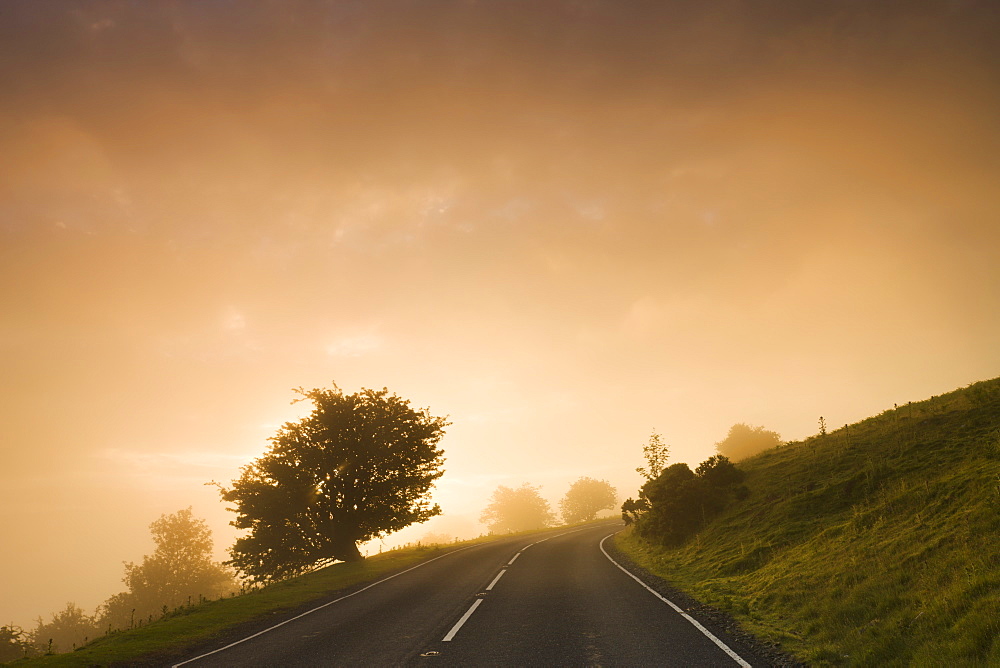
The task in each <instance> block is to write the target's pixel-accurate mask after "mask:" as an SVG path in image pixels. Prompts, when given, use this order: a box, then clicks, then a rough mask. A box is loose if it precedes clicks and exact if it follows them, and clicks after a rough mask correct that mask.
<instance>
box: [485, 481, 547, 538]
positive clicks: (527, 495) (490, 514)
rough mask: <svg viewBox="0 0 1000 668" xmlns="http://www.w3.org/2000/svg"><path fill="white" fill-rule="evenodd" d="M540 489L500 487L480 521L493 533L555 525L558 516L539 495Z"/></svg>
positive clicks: (526, 486)
mask: <svg viewBox="0 0 1000 668" xmlns="http://www.w3.org/2000/svg"><path fill="white" fill-rule="evenodd" d="M539 489H541V488H540V487H535V486H533V485H529V484H528V483H524V484H523V485H521V486H520V487H518V488H517V489H511V488H510V487H505V486H503V485H500V486H499V487H497V488H496V490H494V492H493V496H491V497H490V503H489V505H488V506H486V508H484V509H483V512H482V515H480V518H479V521H480V522H482V523H483V524H485V525H486V526H488V527H489V528H490V531H492V532H493V533H504V532H508V531H527V530H529V529H541V528H543V527H547V526H550V525H552V524H553V523H554V521H555V516H554V515H553V514H552V510H551V509H550V508H549V502H548V501H546V500H545V499H543V498H542V496H541V494H539V493H538V490H539Z"/></svg>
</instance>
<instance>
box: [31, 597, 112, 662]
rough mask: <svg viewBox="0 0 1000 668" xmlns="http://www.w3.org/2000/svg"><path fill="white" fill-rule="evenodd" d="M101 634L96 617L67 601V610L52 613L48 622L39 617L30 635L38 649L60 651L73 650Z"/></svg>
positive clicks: (32, 642)
mask: <svg viewBox="0 0 1000 668" xmlns="http://www.w3.org/2000/svg"><path fill="white" fill-rule="evenodd" d="M100 634H101V632H100V628H99V627H98V625H97V620H96V619H95V618H94V617H92V616H90V615H87V614H85V613H84V612H83V610H81V609H80V608H79V607H77V605H76V604H75V603H67V604H66V609H65V610H62V611H60V612H59V613H57V614H53V615H52V621H50V622H48V623H46V622H45V621H43V620H42V618H41V617H39V618H38V625H37V626H36V627H35V629H34V630H33V631H32V632H31V633H30V634H29V635H30V637H31V644H32V645H34V647H35V649H37V650H38V651H40V652H47V651H50V650H51V651H52V652H55V653H59V652H71V651H73V649H74V648H76V647H80V646H82V645H83V644H84V643H85V642H87V641H89V640H93V639H94V638H96V637H97V636H98V635H100Z"/></svg>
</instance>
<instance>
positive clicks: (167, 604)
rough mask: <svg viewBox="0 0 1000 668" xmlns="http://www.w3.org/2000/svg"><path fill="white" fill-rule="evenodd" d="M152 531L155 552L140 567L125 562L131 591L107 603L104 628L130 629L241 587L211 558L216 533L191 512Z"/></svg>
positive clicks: (177, 515) (165, 520) (163, 519)
mask: <svg viewBox="0 0 1000 668" xmlns="http://www.w3.org/2000/svg"><path fill="white" fill-rule="evenodd" d="M149 529H150V533H151V534H152V536H153V542H154V543H155V545H156V549H155V550H153V554H151V555H146V556H144V557H143V558H142V563H140V564H135V563H132V562H128V563H126V564H125V576H124V578H123V581H124V582H125V585H126V586H127V587H128V591H126V592H122V593H119V594H115V595H114V596H111V597H110V598H109V599H108V600H107V601H105V602H104V605H103V606H102V607H103V611H102V614H101V624H102V625H108V626H110V627H112V628H116V629H121V628H129V627H131V626H133V625H134V624H135V623H136V621H137V620H142V619H148V618H149V617H150V616H153V617H159V616H161V615H162V614H163V613H164V612H165V611H167V610H173V609H175V608H177V607H180V606H181V605H185V604H187V603H188V602H195V603H197V602H198V601H199V600H200V599H201V598H213V597H217V596H220V595H222V594H225V593H228V592H229V591H233V590H235V589H236V588H237V587H236V581H235V579H234V577H233V573H232V572H231V571H230V570H229V569H227V568H226V567H224V566H223V565H222V564H219V563H217V562H215V561H213V560H212V530H211V529H209V528H208V525H207V524H206V523H205V520H203V519H199V518H197V517H195V516H194V514H193V513H192V511H191V508H185V509H184V510H179V511H177V512H176V513H173V514H170V515H166V514H164V515H161V516H160V518H159V519H158V520H156V521H154V522H153V523H152V524H150V525H149Z"/></svg>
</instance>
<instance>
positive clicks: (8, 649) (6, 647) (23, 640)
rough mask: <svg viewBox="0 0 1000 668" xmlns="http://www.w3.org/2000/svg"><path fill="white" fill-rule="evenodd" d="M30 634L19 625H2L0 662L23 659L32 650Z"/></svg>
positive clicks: (0, 630) (0, 629) (0, 632)
mask: <svg viewBox="0 0 1000 668" xmlns="http://www.w3.org/2000/svg"><path fill="white" fill-rule="evenodd" d="M31 650H32V647H31V642H30V640H29V639H28V635H27V634H26V633H25V632H24V629H22V628H21V627H19V626H14V625H13V624H9V625H7V626H0V663H9V662H11V661H17V660H18V659H23V658H24V657H25V656H29V655H30V654H31V653H32V652H31Z"/></svg>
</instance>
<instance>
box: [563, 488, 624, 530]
mask: <svg viewBox="0 0 1000 668" xmlns="http://www.w3.org/2000/svg"><path fill="white" fill-rule="evenodd" d="M617 502H618V492H617V490H615V488H614V487H612V486H611V484H610V483H608V482H607V481H606V480H594V479H593V478H580V479H579V480H577V481H576V482H574V483H573V484H572V485H570V487H569V491H567V492H566V496H564V497H563V498H562V500H561V501H559V512H560V514H562V518H563V521H564V522H565V523H566V524H572V523H573V522H587V521H590V520H592V519H594V517H596V516H597V513H598V512H599V511H601V510H605V509H608V508H614V507H615V504H616V503H617Z"/></svg>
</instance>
